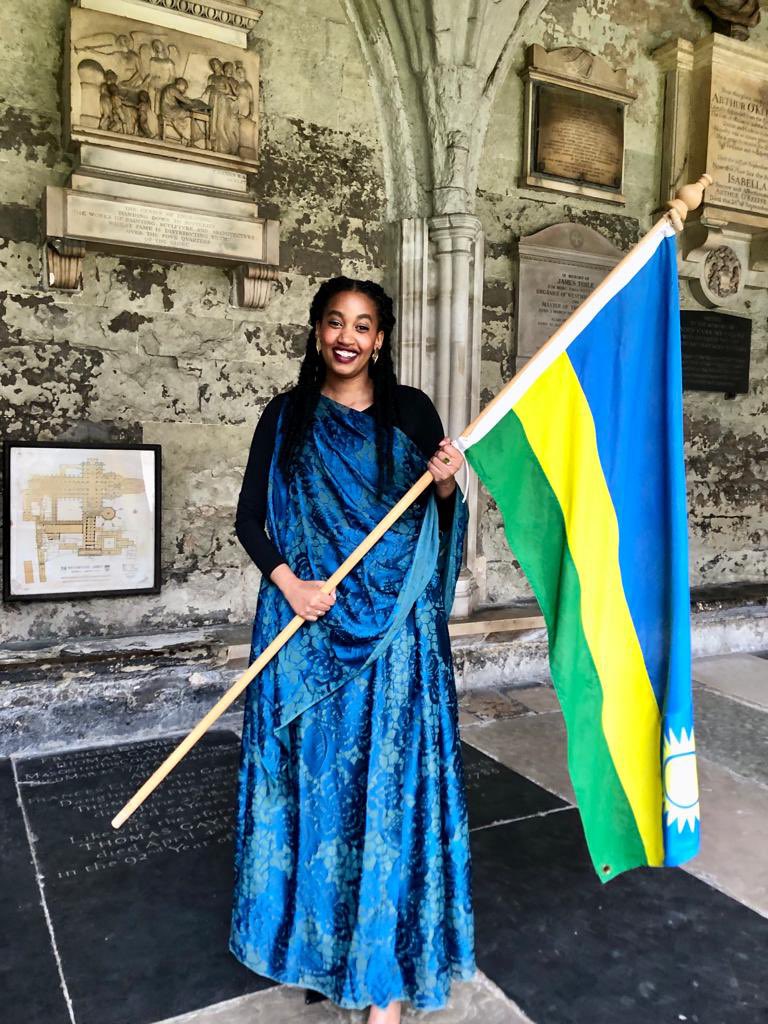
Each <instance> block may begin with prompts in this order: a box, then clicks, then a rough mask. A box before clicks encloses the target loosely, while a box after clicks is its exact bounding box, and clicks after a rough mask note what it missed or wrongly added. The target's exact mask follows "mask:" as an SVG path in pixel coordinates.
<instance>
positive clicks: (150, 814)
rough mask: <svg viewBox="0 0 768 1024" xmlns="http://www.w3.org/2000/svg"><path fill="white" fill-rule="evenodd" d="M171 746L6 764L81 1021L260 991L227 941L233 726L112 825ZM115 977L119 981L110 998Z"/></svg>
mask: <svg viewBox="0 0 768 1024" xmlns="http://www.w3.org/2000/svg"><path fill="white" fill-rule="evenodd" d="M136 699H137V701H138V702H140V701H141V700H142V691H141V690H140V689H138V690H137V693H136ZM168 707H169V709H170V708H171V705H170V704H169V705H168ZM126 710H127V709H126ZM128 714H130V712H128ZM177 742H178V738H177V739H164V740H151V741H148V742H144V743H136V744H127V745H123V746H117V747H102V748H94V749H90V750H74V751H70V752H67V753H62V754H50V755H44V756H42V757H33V758H24V759H20V760H19V761H17V763H16V767H17V772H18V779H19V792H20V795H21V801H22V806H23V808H24V811H25V814H26V819H27V822H28V827H29V831H30V835H31V836H32V837H33V838H32V842H33V846H34V851H35V859H36V864H37V867H38V870H39V872H40V875H41V876H42V877H43V878H44V880H45V896H46V904H47V907H48V910H49V913H50V917H51V920H52V921H53V922H54V928H55V931H56V944H57V947H58V950H59V951H60V955H61V958H62V960H63V962H64V963H66V964H68V965H70V970H69V974H68V982H69V990H70V993H71V997H72V1000H73V1002H74V1004H75V1005H76V1006H80V1007H83V1006H85V1007H87V1009H88V1012H87V1013H85V1016H83V1015H81V1016H80V1019H81V1020H90V1021H98V1022H99V1024H127V1022H128V1021H159V1020H169V1019H173V1018H176V1017H178V1016H180V1015H181V1014H184V1013H187V1012H189V1011H191V1010H194V1009H197V1008H199V1007H201V1006H209V1005H211V1004H212V1003H217V1002H220V1001H224V1000H227V999H233V998H235V997H236V996H240V995H242V994H243V993H244V992H247V991H253V990H254V989H257V988H263V987H264V982H263V980H262V979H260V978H258V977H257V976H256V975H255V974H252V973H251V972H248V971H245V969H244V968H242V967H241V966H240V965H238V964H237V962H236V961H235V959H234V957H232V955H231V954H230V953H229V952H228V950H227V935H228V929H229V918H230V913H231V905H232V859H233V849H232V834H233V829H234V824H235V800H236V795H235V790H236V784H237V768H238V753H239V747H240V743H239V740H238V738H237V736H236V735H235V734H233V733H232V732H227V731H224V730H213V731H211V732H208V733H207V734H206V735H205V736H204V737H203V738H202V739H201V740H200V742H199V743H198V744H197V745H196V746H195V747H194V749H193V750H191V751H190V752H189V753H188V754H187V756H186V757H185V758H184V759H183V761H182V762H181V763H180V764H179V765H178V766H177V767H176V768H175V770H174V771H173V772H172V773H171V774H170V775H169V776H168V778H166V779H165V781H164V782H163V783H162V784H161V785H160V786H159V787H158V788H157V789H156V790H155V792H154V793H153V794H152V795H151V796H150V797H149V799H148V800H147V801H146V802H145V803H144V804H143V805H142V806H141V807H140V808H139V810H138V811H137V812H136V813H135V814H134V815H133V816H132V817H131V818H130V819H129V820H128V821H127V822H126V823H125V825H124V826H123V827H122V828H120V829H117V830H115V829H113V828H112V826H111V824H110V822H111V820H112V818H113V817H114V815H115V814H116V812H117V811H118V810H119V809H120V808H121V807H122V806H123V804H124V803H125V802H126V801H127V800H128V799H129V798H130V797H131V796H132V795H133V793H134V792H135V791H136V790H137V789H138V787H139V786H140V785H141V784H142V782H144V780H145V779H146V778H147V777H148V776H149V775H150V774H151V772H152V771H154V769H155V768H156V767H157V766H158V765H159V764H160V763H161V761H162V760H163V759H164V758H165V757H166V756H167V755H168V754H169V753H170V751H171V750H172V749H173V748H174V747H175V746H176V743H177ZM146 965H150V966H151V967H152V970H150V971H149V973H147V966H146ZM116 978H117V979H121V978H122V979H128V980H129V981H130V982H131V984H126V985H124V986H122V988H121V990H120V993H119V997H116V989H115V979H116ZM136 979H139V981H140V982H141V983H140V984H138V983H137V984H133V981H134V980H136Z"/></svg>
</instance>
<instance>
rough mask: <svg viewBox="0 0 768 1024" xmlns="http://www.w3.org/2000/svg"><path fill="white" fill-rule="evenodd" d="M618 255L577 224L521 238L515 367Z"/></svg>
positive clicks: (605, 242) (587, 293)
mask: <svg viewBox="0 0 768 1024" xmlns="http://www.w3.org/2000/svg"><path fill="white" fill-rule="evenodd" d="M620 258H621V253H620V252H619V250H618V249H615V248H614V246H612V245H611V244H610V242H608V241H607V240H606V239H605V238H603V236H602V235H600V234H598V232H597V231H593V230H592V229H591V228H587V227H585V226H584V225H582V224H553V225H552V227H549V228H545V229H544V230H543V231H538V232H536V234H534V235H529V236H527V237H526V238H521V239H520V286H519V295H518V303H517V369H520V367H521V366H522V365H523V364H524V363H525V362H526V361H527V360H528V359H529V358H530V357H531V356H532V355H534V353H535V352H537V351H538V349H539V348H541V346H542V345H543V344H544V342H545V341H547V339H548V338H550V337H551V336H552V334H553V333H554V332H555V330H557V328H558V327H559V326H560V325H561V324H562V323H563V322H564V321H565V320H567V319H568V317H569V316H570V314H571V313H572V312H573V311H574V310H575V309H576V307H577V306H579V305H581V303H582V302H583V301H584V299H586V297H587V296H588V295H589V294H590V292H591V291H592V290H593V289H594V288H595V287H596V286H597V285H598V284H599V283H600V282H601V281H602V280H603V278H604V277H605V275H606V274H607V273H608V271H609V270H610V269H611V267H613V266H615V265H616V263H617V262H618V261H619V259H620Z"/></svg>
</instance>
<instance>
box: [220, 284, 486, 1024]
mask: <svg viewBox="0 0 768 1024" xmlns="http://www.w3.org/2000/svg"><path fill="white" fill-rule="evenodd" d="M309 319H310V324H311V329H310V331H309V335H308V338H307V349H306V354H305V356H304V360H303V362H302V365H301V368H300V370H299V380H298V384H297V385H296V386H295V387H294V388H292V389H291V390H290V391H288V392H287V393H286V394H283V395H279V396H277V397H276V398H275V399H273V400H272V401H271V402H270V403H269V404H268V406H267V407H266V409H265V411H264V413H263V414H262V417H261V419H260V420H259V423H258V425H257V427H256V431H255V433H254V439H253V443H252V445H251V451H250V455H249V458H248V465H247V467H246V472H245V477H244V480H243V488H242V491H241V495H240V501H239V504H238V513H237V521H236V528H237V533H238V537H239V538H240V540H241V542H242V543H243V545H244V547H245V548H246V550H247V551H248V553H249V554H250V555H251V557H252V558H253V560H254V561H255V562H256V564H257V565H258V566H259V568H260V569H261V572H262V581H261V586H260V589H259V599H258V605H257V609H256V617H255V621H254V632H253V643H252V658H255V657H256V656H257V655H258V654H259V653H260V652H261V650H262V649H263V648H264V647H265V646H266V645H267V644H268V643H269V642H270V640H271V639H272V638H273V636H274V635H276V634H277V633H278V632H279V630H280V629H281V628H282V627H283V626H284V625H285V624H286V623H287V622H288V621H290V619H291V618H292V616H293V614H299V615H301V616H302V617H303V618H304V619H306V620H307V625H305V626H304V627H303V628H302V629H301V630H299V632H298V633H297V634H295V636H294V637H293V638H292V639H291V641H290V642H289V643H288V644H287V645H286V646H285V647H284V648H283V649H282V651H281V652H280V654H279V655H278V656H277V657H276V658H275V659H273V661H272V662H270V663H269V665H267V667H266V669H265V670H264V671H263V672H262V673H261V675H260V676H259V681H258V683H257V684H255V685H254V686H252V687H251V688H250V689H249V691H248V693H247V698H246V710H245V719H244V728H243V745H242V758H241V766H240V779H239V801H238V818H237V833H236V865H235V866H236V882H235V898H234V910H233V917H232V932H231V939H230V948H231V949H232V952H233V953H234V954H235V956H237V957H238V959H239V960H241V961H242V962H243V963H244V964H246V966H248V967H250V968H251V969H253V970H254V971H256V972H257V973H258V974H261V975H265V976H267V977H271V978H275V979H277V980H279V981H282V982H284V983H286V984H294V985H302V986H304V987H306V988H308V989H311V990H314V991H317V992H320V993H323V994H324V995H326V996H328V997H329V998H330V999H332V1000H333V1001H334V1002H336V1003H337V1004H338V1005H339V1006H342V1007H347V1008H362V1007H367V1006H370V1007H371V1012H370V1016H369V1021H370V1022H371V1024H396V1022H397V1021H398V1020H399V1017H400V1000H402V999H408V1000H410V1001H411V1002H412V1003H413V1005H414V1006H415V1007H417V1008H420V1009H437V1008H439V1007H441V1006H444V1005H445V1004H446V1002H447V1000H448V997H449V992H450V985H451V980H452V979H453V978H470V977H471V976H472V975H473V974H474V971H475V962H474V926H473V914H472V905H471V886H470V854H469V845H468V828H467V810H466V795H465V789H464V774H463V764H462V760H461V752H460V744H459V733H458V710H457V701H456V690H455V683H454V676H453V665H452V662H451V649H450V642H449V639H448V628H447V615H448V612H449V611H450V606H451V603H452V601H453V593H454V589H455V585H456V578H457V575H458V571H459V566H460V562H461V552H462V547H463V540H464V535H465V532H466V525H467V520H466V510H465V505H464V504H463V503H462V502H461V501H457V500H456V483H455V480H454V474H455V473H456V471H457V469H458V468H459V466H460V464H461V456H460V454H459V453H458V452H457V451H456V449H455V448H454V447H453V445H452V444H451V443H450V439H449V438H445V437H443V428H442V425H441V423H440V418H439V416H438V414H437V412H436V410H435V408H434V406H433V405H432V402H431V401H430V400H429V398H428V397H427V395H425V394H424V393H423V392H421V391H419V390H418V389H416V388H409V387H404V386H402V385H399V384H398V383H397V381H396V378H395V374H394V370H393V365H392V352H391V335H392V329H393V327H394V316H393V314H392V303H391V300H390V298H389V296H387V295H386V293H385V292H384V291H383V290H382V289H381V287H380V286H379V285H377V284H374V283H373V282H370V281H354V280H351V279H348V278H334V279H332V280H331V281H328V282H326V283H325V284H324V285H323V286H322V287H321V288H320V289H319V291H318V293H317V295H316V296H315V298H314V300H313V302H312V306H311V309H310V317H309ZM425 468H429V471H430V472H431V473H432V476H433V478H434V481H435V482H434V485H433V486H432V487H430V488H429V489H428V490H427V491H426V492H425V493H424V494H423V495H422V497H421V499H420V500H419V501H417V502H416V503H415V504H414V505H413V506H412V507H411V508H410V509H409V510H408V511H407V512H406V513H405V514H404V515H403V516H402V517H401V519H399V520H398V521H397V523H396V524H395V525H394V526H393V527H392V528H391V529H390V530H389V531H388V532H387V533H386V534H384V536H383V537H382V538H381V540H379V541H378V543H377V544H376V545H375V546H374V548H373V549H372V550H371V551H370V552H369V554H368V555H367V556H366V558H365V559H363V561H362V562H360V563H359V564H358V566H357V567H356V568H355V569H354V570H352V572H351V573H350V574H349V576H347V577H346V579H345V580H344V583H343V586H340V588H339V592H338V594H336V593H331V594H328V595H326V594H324V593H322V592H321V590H320V586H321V585H322V582H323V580H324V579H327V578H328V577H329V576H330V575H331V573H332V572H333V570H334V569H335V568H336V567H337V566H338V565H339V564H340V563H341V562H342V561H343V560H344V558H345V557H346V555H347V554H349V552H350V551H351V550H353V548H354V547H355V546H356V545H357V543H358V542H359V541H360V540H362V539H363V537H365V536H366V535H367V534H368V533H369V532H370V530H371V529H372V528H373V526H374V525H375V524H376V523H377V522H378V521H379V520H380V519H381V518H382V517H383V516H384V515H385V514H386V512H387V511H388V510H389V509H390V508H391V507H392V505H394V504H395V503H396V502H397V500H398V499H399V498H400V497H401V496H402V494H403V493H404V492H405V491H406V490H407V489H408V488H409V487H410V486H411V484H413V483H414V482H415V480H417V479H418V478H419V477H420V476H421V475H422V474H423V472H424V470H425Z"/></svg>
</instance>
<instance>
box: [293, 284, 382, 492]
mask: <svg viewBox="0 0 768 1024" xmlns="http://www.w3.org/2000/svg"><path fill="white" fill-rule="evenodd" d="M340 292H362V294H364V295H367V296H368V297H369V298H370V299H371V301H372V302H373V303H374V305H375V306H376V315H377V319H378V330H380V331H383V332H384V340H383V341H382V344H381V347H380V348H379V357H378V359H377V360H376V362H375V363H374V361H373V360H372V359H369V360H368V375H369V377H371V379H372V380H373V412H374V417H375V420H376V455H377V465H378V475H377V485H376V486H377V490H378V493H379V495H381V493H382V491H383V489H384V488H385V487H386V486H388V485H389V484H390V483H391V482H392V476H393V473H394V465H393V457H392V434H393V431H392V427H393V424H394V414H395V410H394V402H395V386H396V384H397V378H396V376H395V368H394V364H393V362H392V332H393V330H394V327H395V314H394V311H393V308H392V299H391V298H390V297H389V295H387V293H386V292H385V291H384V289H383V288H382V287H381V285H380V284H376V282H375V281H361V280H358V279H356V278H349V277H332V278H330V279H329V280H328V281H325V282H323V284H321V285H320V287H319V288H318V290H317V291H316V292H315V295H314V298H313V299H312V303H311V305H310V307H309V323H310V329H309V334H308V335H307V349H306V352H305V353H304V358H303V360H302V363H301V367H300V369H299V380H298V383H297V384H296V386H295V387H294V388H293V389H292V390H291V391H290V392H289V396H288V399H287V405H288V407H287V408H286V410H285V416H286V421H285V422H286V428H285V432H284V436H283V443H282V446H281V449H280V454H279V456H278V465H279V466H280V468H281V469H282V471H283V472H284V473H285V474H286V475H288V473H289V471H290V467H291V463H292V462H293V459H294V458H295V456H296V454H297V452H298V451H299V449H300V448H301V445H302V443H303V441H304V438H305V437H306V434H307V430H308V429H309V425H310V423H311V422H312V418H313V416H314V414H315V409H316V408H317V403H318V400H319V398H320V389H321V387H322V386H323V382H324V380H325V371H326V365H325V360H324V359H323V357H322V355H321V354H320V353H319V352H318V351H317V346H316V342H315V327H316V326H317V324H318V323H319V322H320V321H321V320H322V318H323V314H324V313H325V311H326V309H327V308H328V304H329V303H330V301H331V299H333V298H334V296H336V295H338V294H339V293H340Z"/></svg>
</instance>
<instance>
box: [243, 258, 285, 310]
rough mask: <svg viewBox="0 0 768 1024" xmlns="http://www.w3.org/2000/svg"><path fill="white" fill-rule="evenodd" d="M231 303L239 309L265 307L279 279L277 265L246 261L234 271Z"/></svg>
mask: <svg viewBox="0 0 768 1024" xmlns="http://www.w3.org/2000/svg"><path fill="white" fill-rule="evenodd" d="M233 277H234V297H233V303H234V305H235V306H238V307H239V308H240V309H265V308H266V306H267V303H268V302H269V300H270V299H271V298H272V293H273V292H274V290H275V288H276V287H277V283H278V281H279V280H280V272H279V270H278V268H277V267H271V266H268V265H266V264H263V263H246V264H244V265H243V266H240V267H236V268H235V271H234V275H233Z"/></svg>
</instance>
